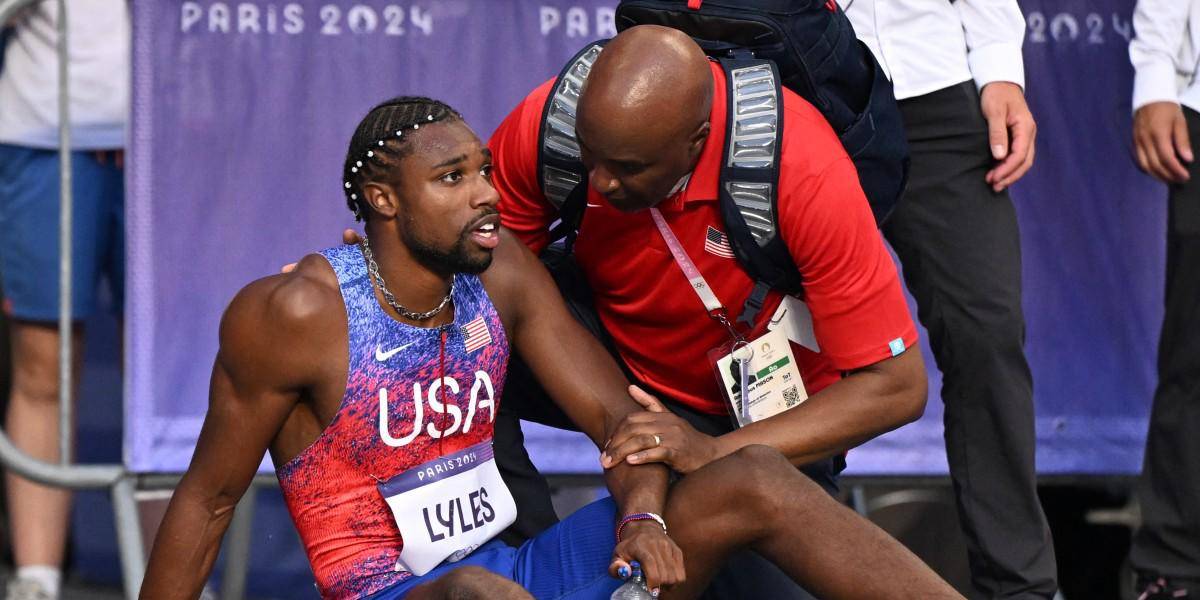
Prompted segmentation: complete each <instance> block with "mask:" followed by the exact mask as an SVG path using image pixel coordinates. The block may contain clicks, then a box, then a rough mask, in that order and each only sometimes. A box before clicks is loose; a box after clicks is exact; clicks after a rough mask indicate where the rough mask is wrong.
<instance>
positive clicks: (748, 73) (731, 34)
mask: <svg viewBox="0 0 1200 600" xmlns="http://www.w3.org/2000/svg"><path fill="white" fill-rule="evenodd" d="M616 22H617V29H618V31H624V30H625V29H627V28H629V27H632V26H634V25H647V24H653V25H663V26H667V27H671V28H674V29H678V30H680V31H683V32H684V33H687V34H688V35H690V36H691V37H692V38H693V39H694V40H695V41H696V42H697V43H698V44H699V45H700V47H701V48H703V49H704V51H705V52H706V53H708V55H709V56H711V57H713V58H716V59H718V60H719V61H720V63H721V65H722V66H723V68H724V69H725V74H726V81H727V85H726V90H727V92H726V93H727V100H728V102H727V106H728V110H729V113H728V118H727V120H726V131H725V132H724V135H725V155H724V157H723V160H722V171H721V177H720V184H719V186H718V187H719V190H720V196H721V197H720V205H721V215H722V218H723V219H724V222H725V229H726V234H727V235H728V237H729V241H730V244H731V245H732V246H733V250H734V254H735V255H736V256H737V259H738V261H739V263H740V264H741V266H742V268H743V269H745V271H746V272H747V273H748V274H749V275H750V276H751V278H753V279H754V280H755V282H756V284H755V287H754V291H753V292H752V293H751V294H750V298H749V299H748V300H747V301H746V305H745V307H744V308H743V311H742V314H741V316H740V317H739V319H738V320H739V321H743V322H746V323H747V324H749V325H751V326H752V325H753V324H754V320H755V318H756V316H757V313H758V311H759V309H760V308H761V306H762V303H763V301H764V300H765V298H766V295H767V292H768V291H770V290H771V289H777V290H780V291H782V292H784V293H787V294H793V295H799V294H800V293H801V292H802V286H801V278H800V272H799V270H798V269H797V268H796V266H795V263H794V261H793V260H792V258H791V254H790V253H789V251H788V249H787V246H786V245H785V244H784V242H783V240H782V239H780V238H779V235H778V212H777V200H778V199H777V188H778V185H777V183H778V179H779V159H780V156H779V154H780V148H781V145H782V139H783V138H782V136H783V98H782V92H781V90H780V86H781V85H782V86H786V87H787V88H789V89H791V90H792V91H793V92H795V93H797V94H799V95H800V96H801V97H803V98H804V99H805V100H807V101H808V102H810V103H811V104H812V105H813V106H815V107H816V108H817V109H818V110H819V111H820V112H821V114H822V115H824V117H825V118H826V120H828V121H829V123H830V125H832V127H833V130H834V131H835V132H836V133H837V134H838V137H839V138H840V139H841V142H842V145H843V146H844V147H845V149H846V153H847V154H848V155H849V156H850V158H851V159H852V160H853V161H854V165H855V167H856V168H857V170H858V176H859V182H860V184H861V185H862V188H863V191H864V192H865V193H866V196H867V200H868V201H869V202H870V204H871V210H872V212H873V213H874V215H875V220H876V222H877V223H880V224H882V223H883V220H884V219H885V218H886V217H887V216H888V214H889V213H890V212H891V210H892V208H894V207H895V205H896V203H897V201H898V200H899V198H900V196H901V194H902V193H903V191H904V187H905V184H906V182H907V180H908V162H909V161H908V144H907V141H906V137H905V133H904V125H903V123H902V121H901V117H900V110H899V107H898V106H897V104H896V100H895V97H894V96H893V93H892V84H891V82H890V81H888V79H887V77H886V76H885V75H884V74H883V70H882V69H881V68H880V67H879V65H878V63H877V62H876V61H875V58H874V57H873V56H872V55H871V52H870V50H868V49H867V47H866V46H865V45H863V44H862V43H861V42H859V41H858V39H857V38H855V36H854V30H853V28H852V27H851V25H850V21H849V19H847V18H846V15H845V13H843V12H842V10H841V9H840V8H839V7H838V6H837V4H836V3H835V2H834V0H740V1H738V0H707V1H705V0H622V2H621V3H620V4H619V5H618V6H617V11H616ZM605 41H606V40H605ZM605 41H599V42H594V43H592V44H589V45H588V46H587V47H586V48H584V49H583V50H581V51H580V52H579V53H578V54H577V55H576V56H575V57H574V58H572V59H571V61H570V62H568V63H567V65H566V67H564V69H563V71H562V72H561V73H560V74H559V76H558V79H557V80H556V81H555V85H554V89H553V93H552V94H551V95H550V97H549V98H548V99H547V101H546V106H545V109H544V112H543V116H542V124H541V131H540V136H539V140H540V145H539V150H538V171H539V176H540V182H541V185H542V191H543V192H544V194H545V195H546V198H547V199H548V200H549V201H550V202H551V203H553V204H554V205H555V206H557V207H558V209H559V217H560V218H559V222H558V223H557V225H555V226H554V228H553V229H552V231H551V240H559V239H564V238H565V240H566V241H565V250H566V252H567V253H568V254H569V253H570V250H571V247H572V245H573V243H574V239H575V234H576V231H577V229H578V226H579V223H580V221H581V219H582V216H583V207H584V204H585V201H586V197H587V173H586V172H585V171H584V169H583V165H582V163H580V160H579V146H578V144H577V143H576V142H575V107H576V104H577V102H578V100H579V92H580V90H581V88H582V86H583V83H584V81H586V79H587V75H588V73H589V71H590V69H591V65H592V64H593V63H594V62H595V60H596V58H597V57H598V56H599V55H600V53H601V52H602V51H603V47H604V43H605Z"/></svg>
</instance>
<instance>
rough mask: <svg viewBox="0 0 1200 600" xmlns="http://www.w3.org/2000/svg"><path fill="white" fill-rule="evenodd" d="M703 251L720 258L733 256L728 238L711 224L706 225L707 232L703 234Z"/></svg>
mask: <svg viewBox="0 0 1200 600" xmlns="http://www.w3.org/2000/svg"><path fill="white" fill-rule="evenodd" d="M704 251H705V252H707V253H709V254H714V255H716V256H720V257H721V258H733V246H730V245H729V238H728V237H727V236H726V235H725V234H724V233H722V232H721V230H720V229H717V228H716V227H713V226H712V225H709V226H708V234H707V235H705V236H704Z"/></svg>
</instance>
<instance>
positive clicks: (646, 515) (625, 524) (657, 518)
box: [616, 512, 667, 543]
mask: <svg viewBox="0 0 1200 600" xmlns="http://www.w3.org/2000/svg"><path fill="white" fill-rule="evenodd" d="M647 525H651V526H653V527H655V528H656V529H658V530H659V531H661V532H662V533H663V534H664V535H665V534H666V533H667V523H666V521H664V520H663V518H662V516H661V515H659V514H658V513H652V512H641V513H633V514H629V515H625V516H624V517H622V518H621V520H620V521H619V522H618V523H617V531H616V534H617V543H620V542H621V540H622V539H625V538H627V537H629V535H630V534H631V533H634V532H638V531H641V529H640V528H641V527H643V526H647ZM634 528H637V529H634Z"/></svg>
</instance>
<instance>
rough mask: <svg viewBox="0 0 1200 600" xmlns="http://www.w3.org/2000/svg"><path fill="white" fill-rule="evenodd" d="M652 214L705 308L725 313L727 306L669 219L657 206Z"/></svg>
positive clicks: (710, 311)
mask: <svg viewBox="0 0 1200 600" xmlns="http://www.w3.org/2000/svg"><path fill="white" fill-rule="evenodd" d="M650 216H651V217H654V224H655V225H657V226H658V232H659V233H660V234H662V238H663V241H664V242H666V243H667V249H668V250H670V251H671V256H674V257H675V263H676V264H678V265H679V268H680V269H681V270H683V275H684V276H685V277H687V279H688V283H690V284H692V289H693V290H695V292H696V295H697V296H699V297H700V301H701V302H703V303H704V309H705V310H707V311H708V313H709V314H710V315H711V314H713V313H722V314H724V313H725V306H724V305H722V304H721V301H720V300H718V299H717V295H716V294H714V293H713V291H712V288H710V287H709V286H708V282H707V281H705V280H704V276H703V275H701V274H700V269H697V268H696V263H693V262H692V258H691V257H690V256H688V254H687V251H686V250H684V249H683V244H680V243H679V238H677V237H675V232H673V231H671V226H670V225H667V220H666V219H664V218H663V216H662V213H661V212H659V211H658V209H657V208H651V209H650Z"/></svg>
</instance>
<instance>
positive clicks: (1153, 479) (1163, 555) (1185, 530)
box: [1130, 108, 1200, 591]
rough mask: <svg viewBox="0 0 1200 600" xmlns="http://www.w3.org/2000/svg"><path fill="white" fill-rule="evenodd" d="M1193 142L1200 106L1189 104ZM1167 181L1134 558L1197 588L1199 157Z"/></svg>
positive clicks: (1147, 569)
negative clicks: (1184, 177) (1185, 176)
mask: <svg viewBox="0 0 1200 600" xmlns="http://www.w3.org/2000/svg"><path fill="white" fill-rule="evenodd" d="M1184 115H1185V116H1186V118H1187V124H1188V132H1189V133H1190V134H1191V139H1192V140H1193V143H1195V142H1196V141H1197V140H1200V114H1197V113H1196V112H1195V111H1192V110H1191V109H1187V108H1185V109H1184ZM1188 171H1189V172H1190V173H1191V176H1192V178H1191V180H1190V181H1188V182H1187V183H1184V184H1182V185H1173V186H1171V189H1170V213H1169V216H1168V226H1167V294H1166V314H1165V315H1164V316H1163V326H1162V337H1161V338H1160V339H1159V345H1158V389H1157V390H1155V392H1154V404H1153V407H1152V408H1151V411H1150V432H1149V435H1148V437H1147V439H1146V457H1145V462H1144V463H1143V465H1142V478H1141V480H1140V481H1139V482H1138V489H1137V495H1138V500H1139V501H1140V502H1141V507H1142V528H1141V529H1140V530H1139V531H1138V532H1137V534H1136V535H1135V536H1134V539H1133V550H1132V553H1131V554H1130V562H1131V563H1132V564H1133V567H1134V568H1135V569H1137V570H1138V571H1141V572H1142V573H1143V574H1144V575H1147V576H1151V577H1159V576H1161V577H1166V578H1167V579H1169V580H1172V581H1173V582H1176V584H1177V585H1187V586H1190V587H1191V588H1192V590H1193V591H1195V590H1197V589H1200V164H1198V163H1196V162H1193V163H1192V164H1191V165H1189V167H1188Z"/></svg>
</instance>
